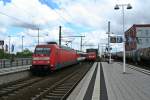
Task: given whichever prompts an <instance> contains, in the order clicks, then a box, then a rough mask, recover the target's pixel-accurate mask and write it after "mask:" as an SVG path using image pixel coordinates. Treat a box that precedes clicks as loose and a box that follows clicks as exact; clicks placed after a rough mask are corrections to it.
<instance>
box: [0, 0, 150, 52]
mask: <svg viewBox="0 0 150 100" xmlns="http://www.w3.org/2000/svg"><path fill="white" fill-rule="evenodd" d="M40 1H41V2H40ZM40 1H39V0H12V1H11V2H10V3H7V4H5V5H4V4H3V2H1V1H0V12H2V13H4V14H7V15H8V16H6V15H4V14H3V15H2V14H0V26H1V27H4V28H5V29H1V28H0V31H3V33H6V31H5V30H8V29H9V28H8V27H12V26H13V27H22V28H25V29H26V31H24V30H22V32H19V33H16V34H20V33H22V34H23V35H25V38H26V40H25V44H26V46H27V45H29V44H32V45H35V44H36V43H37V38H36V37H34V38H33V37H31V36H37V30H36V29H37V28H40V35H44V34H45V33H47V34H48V35H49V36H48V37H40V41H41V42H46V41H58V30H59V29H58V27H59V26H60V25H61V26H62V31H63V35H64V34H65V35H85V36H86V37H85V38H84V40H83V41H84V42H85V41H86V43H87V44H95V45H97V44H98V43H103V42H104V43H107V35H106V34H105V33H106V32H107V30H108V21H110V22H111V32H113V33H115V34H116V35H121V34H123V33H122V12H121V9H120V10H118V11H115V10H114V6H115V4H120V3H131V5H132V6H133V9H131V10H127V9H125V30H127V29H128V28H129V27H131V26H132V25H133V24H140V23H150V19H149V16H150V13H148V12H146V13H145V11H147V9H149V4H150V1H149V0H144V1H141V0H136V1H135V0H50V1H48V0H40ZM12 31H13V30H12ZM29 35H31V36H29ZM3 37H4V36H3ZM27 39H29V41H27ZM66 40H70V38H67V39H66ZM71 40H73V43H74V46H73V47H74V48H76V49H79V48H80V39H79V38H75V39H73V38H72V39H71ZM18 41H19V40H18ZM14 42H15V41H14ZM15 43H17V42H15ZM18 45H21V44H19V43H18ZM113 45H115V44H113ZM116 45H117V44H116ZM121 45H122V44H118V46H116V47H117V48H118V50H122V46H121Z"/></svg>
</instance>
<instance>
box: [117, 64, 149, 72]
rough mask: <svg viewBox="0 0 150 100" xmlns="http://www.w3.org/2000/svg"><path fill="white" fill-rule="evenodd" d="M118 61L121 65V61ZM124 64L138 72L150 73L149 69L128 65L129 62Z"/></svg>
mask: <svg viewBox="0 0 150 100" xmlns="http://www.w3.org/2000/svg"><path fill="white" fill-rule="evenodd" d="M118 63H119V64H121V65H122V63H121V62H118ZM126 66H127V67H128V68H130V69H133V70H136V71H139V72H141V73H144V74H147V75H150V70H146V69H143V68H139V67H136V66H133V65H129V64H126Z"/></svg>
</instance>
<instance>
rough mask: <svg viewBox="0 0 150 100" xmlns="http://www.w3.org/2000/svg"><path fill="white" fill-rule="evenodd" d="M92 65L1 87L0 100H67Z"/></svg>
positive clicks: (79, 66) (78, 66)
mask: <svg viewBox="0 0 150 100" xmlns="http://www.w3.org/2000/svg"><path fill="white" fill-rule="evenodd" d="M91 66H92V64H89V63H83V64H78V65H75V66H72V67H68V68H64V69H62V70H58V71H56V72H54V73H52V74H50V75H48V76H46V77H32V78H31V77H30V78H28V79H24V80H21V81H19V82H13V83H10V84H6V85H3V86H0V100H41V99H42V100H43V99H48V100H50V99H51V98H52V100H62V99H65V98H67V96H68V95H69V94H70V93H71V91H72V90H73V89H74V88H75V86H76V85H77V84H78V82H79V81H80V80H81V79H82V78H83V77H84V75H85V74H86V73H87V71H88V70H89V69H90V68H91Z"/></svg>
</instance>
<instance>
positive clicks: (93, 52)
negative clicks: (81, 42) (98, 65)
mask: <svg viewBox="0 0 150 100" xmlns="http://www.w3.org/2000/svg"><path fill="white" fill-rule="evenodd" d="M86 53H87V55H86V61H96V59H97V58H98V49H93V48H90V49H86Z"/></svg>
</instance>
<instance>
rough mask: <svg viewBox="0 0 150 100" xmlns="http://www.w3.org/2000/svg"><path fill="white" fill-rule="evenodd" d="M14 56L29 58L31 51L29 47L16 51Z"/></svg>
mask: <svg viewBox="0 0 150 100" xmlns="http://www.w3.org/2000/svg"><path fill="white" fill-rule="evenodd" d="M16 57H19V58H29V57H32V52H31V51H30V50H29V49H25V50H24V51H23V52H17V53H16Z"/></svg>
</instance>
